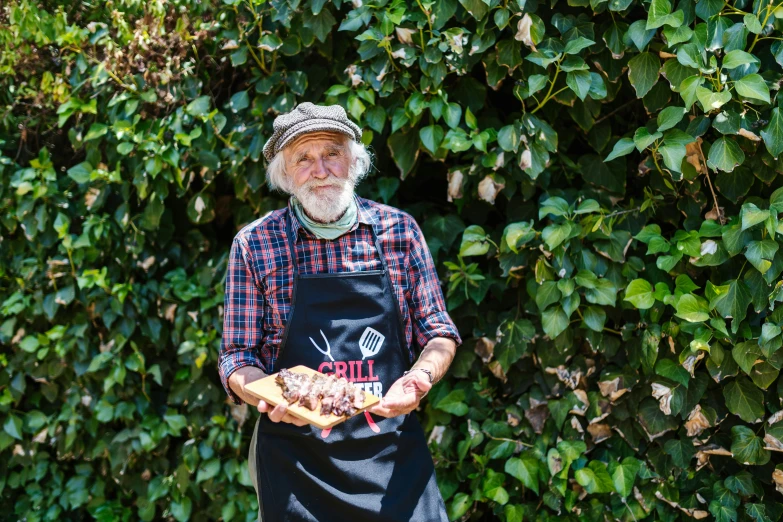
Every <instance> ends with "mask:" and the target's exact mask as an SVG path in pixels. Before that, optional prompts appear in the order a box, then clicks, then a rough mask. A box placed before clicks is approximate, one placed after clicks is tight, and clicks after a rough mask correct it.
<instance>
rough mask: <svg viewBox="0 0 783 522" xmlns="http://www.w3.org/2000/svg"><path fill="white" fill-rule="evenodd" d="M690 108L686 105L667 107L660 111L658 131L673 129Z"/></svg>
mask: <svg viewBox="0 0 783 522" xmlns="http://www.w3.org/2000/svg"><path fill="white" fill-rule="evenodd" d="M687 112H688V109H686V108H685V107H666V108H665V109H663V110H662V111H661V112H659V113H658V132H663V131H665V130H668V129H671V128H672V127H674V126H675V125H677V124H678V123H680V121H681V120H682V117H683V116H684V115H685V113H687Z"/></svg>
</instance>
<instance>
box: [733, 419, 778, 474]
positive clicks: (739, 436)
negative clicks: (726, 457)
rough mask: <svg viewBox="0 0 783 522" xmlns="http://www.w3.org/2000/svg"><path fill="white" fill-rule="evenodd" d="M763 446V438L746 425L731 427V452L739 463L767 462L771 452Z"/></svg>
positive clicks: (747, 464) (758, 463) (751, 464)
mask: <svg viewBox="0 0 783 522" xmlns="http://www.w3.org/2000/svg"><path fill="white" fill-rule="evenodd" d="M764 446H765V444H764V440H763V439H762V438H761V437H757V436H756V433H755V432H754V431H753V430H752V429H750V428H748V427H747V426H733V427H732V428H731V453H732V455H734V458H735V459H736V460H737V461H738V462H740V463H741V464H744V465H746V466H762V465H764V464H766V463H767V462H769V459H770V458H771V454H770V452H769V451H767V450H765V449H764Z"/></svg>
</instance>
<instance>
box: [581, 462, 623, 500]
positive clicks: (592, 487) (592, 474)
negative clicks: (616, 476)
mask: <svg viewBox="0 0 783 522" xmlns="http://www.w3.org/2000/svg"><path fill="white" fill-rule="evenodd" d="M574 478H576V481H577V482H578V483H579V485H580V486H582V487H583V488H585V491H587V492H588V493H590V494H593V493H609V492H611V491H614V484H613V482H612V477H610V476H609V472H608V471H607V470H606V464H604V463H603V462H601V461H598V460H591V461H590V464H588V466H587V467H586V468H582V469H578V470H576V473H575V474H574Z"/></svg>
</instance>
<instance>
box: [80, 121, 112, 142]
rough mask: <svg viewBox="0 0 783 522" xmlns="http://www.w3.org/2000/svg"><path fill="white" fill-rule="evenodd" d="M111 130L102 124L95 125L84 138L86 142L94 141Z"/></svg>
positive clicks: (91, 126)
mask: <svg viewBox="0 0 783 522" xmlns="http://www.w3.org/2000/svg"><path fill="white" fill-rule="evenodd" d="M108 130H109V127H107V126H106V125H104V124H102V123H93V124H92V125H90V130H88V131H87V135H86V136H85V137H84V141H90V140H94V139H96V138H100V137H101V136H103V135H105V134H106V132H107V131H108Z"/></svg>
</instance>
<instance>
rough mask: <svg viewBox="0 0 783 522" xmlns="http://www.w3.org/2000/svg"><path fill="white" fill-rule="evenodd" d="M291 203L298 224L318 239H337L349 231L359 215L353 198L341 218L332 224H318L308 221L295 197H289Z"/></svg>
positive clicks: (308, 218)
mask: <svg viewBox="0 0 783 522" xmlns="http://www.w3.org/2000/svg"><path fill="white" fill-rule="evenodd" d="M291 202H292V203H293V205H292V206H293V208H294V214H296V218H297V219H298V220H299V223H300V224H301V225H302V226H303V227H304V228H305V229H306V230H308V231H309V232H310V233H312V234H313V235H315V237H317V238H319V239H329V240H332V239H337V238H338V237H340V236H342V235H343V234H345V233H346V232H348V231H349V230H350V229H351V227H352V226H353V225H354V223H356V220H357V219H358V215H359V207H358V205H357V203H356V198H355V197H354V198H353V199H352V200H351V204H350V205H348V209H347V210H346V211H345V213H344V214H343V216H342V217H341V218H340V219H338V220H337V221H335V222H334V223H319V222H318V221H314V220H312V219H310V217H309V216H308V215H307V213H306V212H305V211H304V207H302V203H301V202H300V201H299V200H298V199H297V198H296V196H291Z"/></svg>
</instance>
